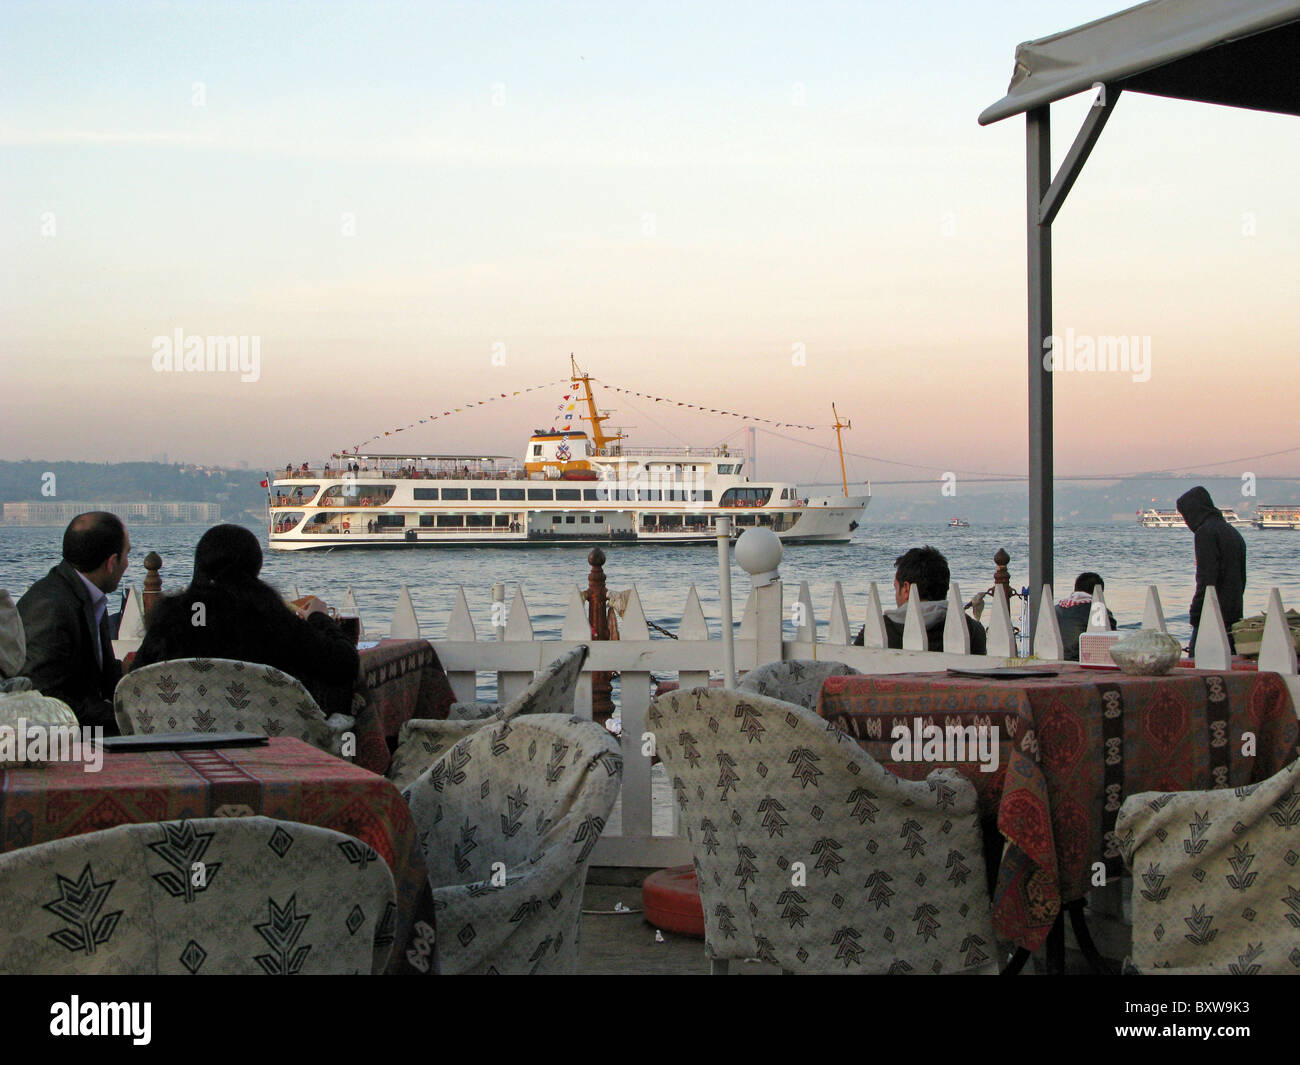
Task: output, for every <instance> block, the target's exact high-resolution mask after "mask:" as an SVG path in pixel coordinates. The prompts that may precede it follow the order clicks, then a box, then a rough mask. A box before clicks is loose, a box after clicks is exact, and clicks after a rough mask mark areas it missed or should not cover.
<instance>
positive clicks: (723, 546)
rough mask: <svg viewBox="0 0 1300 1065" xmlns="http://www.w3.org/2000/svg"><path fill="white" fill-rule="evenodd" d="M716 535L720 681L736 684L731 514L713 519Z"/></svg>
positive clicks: (725, 684)
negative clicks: (732, 608) (720, 627)
mask: <svg viewBox="0 0 1300 1065" xmlns="http://www.w3.org/2000/svg"><path fill="white" fill-rule="evenodd" d="M714 526H715V528H716V531H717V535H718V597H719V598H720V599H721V600H722V683H723V686H724V687H726V688H735V686H736V634H735V632H734V631H733V622H732V617H731V516H730V515H727V514H719V515H718V517H717V518H716V519H715V521H714Z"/></svg>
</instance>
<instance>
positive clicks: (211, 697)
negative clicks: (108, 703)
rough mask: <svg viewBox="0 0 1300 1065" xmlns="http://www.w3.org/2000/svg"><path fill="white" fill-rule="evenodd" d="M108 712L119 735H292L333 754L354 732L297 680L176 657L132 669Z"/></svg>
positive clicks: (260, 668) (227, 662)
mask: <svg viewBox="0 0 1300 1065" xmlns="http://www.w3.org/2000/svg"><path fill="white" fill-rule="evenodd" d="M113 709H114V716H116V718H117V726H118V728H120V729H121V730H122V735H123V736H130V735H133V734H135V733H152V732H256V733H259V734H263V735H267V736H292V737H294V738H295V739H300V740H303V741H304V742H306V743H310V744H311V745H312V746H313V747H319V748H320V749H321V750H322V751H328V752H329V753H330V754H333V755H339V756H342V749H343V736H344V733H347V732H351V731H352V730H353V729H354V728H355V727H356V719H355V718H352V717H347V716H345V715H343V714H331V715H330V716H329V717H326V716H325V714H324V713H323V712H322V710H321V708H320V707H319V706H317V705H316V700H315V699H313V698H312V697H311V693H310V692H308V691H307V689H306V688H305V687H303V685H302V683H301V682H300V681H299V680H298V679H297V678H295V677H291V676H289V674H287V673H282V672H281V671H280V670H278V669H276V668H275V667H274V666H264V665H261V664H259V663H256V662H237V661H234V660H233V659H229V658H176V659H173V660H172V661H170V662H156V663H154V664H153V665H151V666H143V667H142V668H140V669H135V670H132V671H131V672H130V673H128V674H127V675H126V676H124V677H123V678H122V679H121V680H120V681H119V682H118V685H117V690H116V691H115V692H114V693H113ZM353 748H354V749H353V753H355V743H354V744H353Z"/></svg>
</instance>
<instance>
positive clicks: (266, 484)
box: [258, 481, 271, 488]
mask: <svg viewBox="0 0 1300 1065" xmlns="http://www.w3.org/2000/svg"><path fill="white" fill-rule="evenodd" d="M258 483H259V484H260V485H261V486H262V487H263V488H270V487H271V482H270V481H259V482H258Z"/></svg>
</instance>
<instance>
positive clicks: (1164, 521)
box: [1137, 507, 1263, 529]
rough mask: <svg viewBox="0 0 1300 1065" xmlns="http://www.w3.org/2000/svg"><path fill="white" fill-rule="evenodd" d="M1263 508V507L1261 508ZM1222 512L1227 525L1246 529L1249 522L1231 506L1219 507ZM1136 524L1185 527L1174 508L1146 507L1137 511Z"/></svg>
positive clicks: (1162, 527)
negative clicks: (1158, 508) (1156, 508)
mask: <svg viewBox="0 0 1300 1065" xmlns="http://www.w3.org/2000/svg"><path fill="white" fill-rule="evenodd" d="M1261 509H1263V508H1261ZM1219 510H1220V511H1221V512H1222V514H1223V520H1224V521H1226V522H1227V523H1228V524H1229V525H1231V526H1233V527H1234V528H1238V529H1247V528H1249V527H1250V524H1251V523H1250V522H1249V521H1248V520H1247V519H1245V518H1243V517H1241V516H1240V515H1239V514H1238V513H1237V511H1236V510H1235V509H1234V508H1232V507H1220V508H1219ZM1137 520H1138V524H1139V525H1141V526H1142V528H1144V529H1186V528H1187V522H1185V521H1183V516H1182V515H1181V514H1179V513H1178V511H1176V510H1154V509H1152V508H1148V509H1146V510H1139V511H1138V519H1137Z"/></svg>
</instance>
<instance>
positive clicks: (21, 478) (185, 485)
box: [0, 461, 266, 519]
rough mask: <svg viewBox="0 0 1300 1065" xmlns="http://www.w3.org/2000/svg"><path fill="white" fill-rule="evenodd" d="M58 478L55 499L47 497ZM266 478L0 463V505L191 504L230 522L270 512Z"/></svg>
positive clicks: (119, 465) (217, 471) (143, 465)
mask: <svg viewBox="0 0 1300 1065" xmlns="http://www.w3.org/2000/svg"><path fill="white" fill-rule="evenodd" d="M49 473H52V474H54V481H53V484H54V495H53V497H51V496H49V495H48V494H46V493H43V492H42V486H43V485H45V484H47V483H49V478H48V477H46V474H49ZM264 477H265V474H264V473H261V472H259V471H254V470H228V469H221V468H219V467H215V466H194V465H180V464H176V463H171V464H164V463H161V462H41V461H35V462H0V502H2V503H21V502H35V501H38V500H41V499H50V498H53V499H55V500H60V499H68V500H97V501H101V502H105V503H119V502H120V503H128V502H143V501H146V500H158V501H162V502H176V501H181V500H184V501H187V502H196V503H220V504H221V512H222V513H223V514H225V515H226V516H227V517H229V518H232V519H235V518H238V517H239V516H240V514H241V512H242V511H245V510H253V511H258V512H263V513H264V512H265V507H266V489H264V488H262V487H261V486H260V484H259V482H260V481H261V480H262V479H263V478H264Z"/></svg>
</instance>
